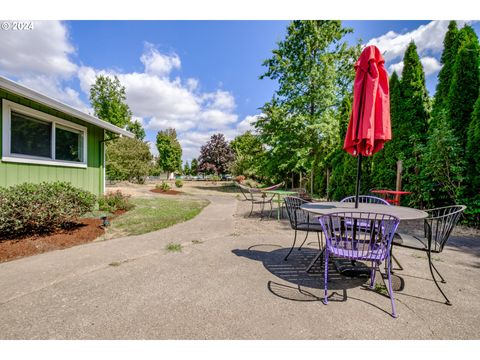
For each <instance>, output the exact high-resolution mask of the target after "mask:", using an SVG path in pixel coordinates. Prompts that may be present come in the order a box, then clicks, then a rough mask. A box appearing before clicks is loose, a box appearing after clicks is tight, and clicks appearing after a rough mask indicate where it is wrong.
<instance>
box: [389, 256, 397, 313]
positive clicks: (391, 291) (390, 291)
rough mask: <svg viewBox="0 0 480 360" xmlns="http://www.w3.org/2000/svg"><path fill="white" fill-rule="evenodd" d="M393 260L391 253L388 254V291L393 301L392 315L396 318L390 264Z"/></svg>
mask: <svg viewBox="0 0 480 360" xmlns="http://www.w3.org/2000/svg"><path fill="white" fill-rule="evenodd" d="M391 263H392V262H391V261H390V253H389V255H388V259H387V264H388V272H387V274H388V293H389V294H390V301H391V302H392V316H393V317H394V318H396V317H397V312H396V310H395V299H394V298H393V289H392V272H391V271H390V270H391V269H390V264H391Z"/></svg>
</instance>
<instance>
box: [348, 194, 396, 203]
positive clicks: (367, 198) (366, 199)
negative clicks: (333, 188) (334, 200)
mask: <svg viewBox="0 0 480 360" xmlns="http://www.w3.org/2000/svg"><path fill="white" fill-rule="evenodd" d="M340 202H355V196H348V197H346V198H344V199H342V200H340ZM358 202H359V203H368V204H381V205H390V204H389V203H388V201H386V200H384V199H382V198H379V197H376V196H371V195H359V196H358Z"/></svg>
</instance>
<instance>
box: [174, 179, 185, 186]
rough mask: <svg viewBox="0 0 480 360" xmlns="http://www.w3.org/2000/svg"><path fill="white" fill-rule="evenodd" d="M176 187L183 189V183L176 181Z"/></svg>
mask: <svg viewBox="0 0 480 360" xmlns="http://www.w3.org/2000/svg"><path fill="white" fill-rule="evenodd" d="M175 186H176V187H177V188H181V187H182V186H183V181H182V180H180V179H177V180H175Z"/></svg>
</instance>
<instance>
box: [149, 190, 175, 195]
mask: <svg viewBox="0 0 480 360" xmlns="http://www.w3.org/2000/svg"><path fill="white" fill-rule="evenodd" d="M150 191H151V192H154V193H157V194H165V195H179V194H181V193H182V192H181V191H177V190H172V189H170V190H167V191H165V190H162V189H152V190H150Z"/></svg>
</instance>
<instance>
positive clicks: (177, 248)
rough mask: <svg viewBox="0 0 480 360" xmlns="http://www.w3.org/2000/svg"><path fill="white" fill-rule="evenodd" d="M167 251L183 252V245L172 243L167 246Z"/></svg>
mask: <svg viewBox="0 0 480 360" xmlns="http://www.w3.org/2000/svg"><path fill="white" fill-rule="evenodd" d="M165 250H167V251H170V252H180V251H182V244H175V243H170V244H168V245H167V246H165Z"/></svg>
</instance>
